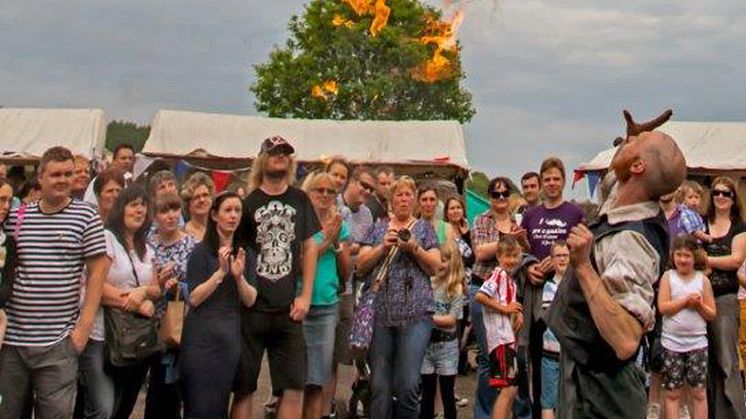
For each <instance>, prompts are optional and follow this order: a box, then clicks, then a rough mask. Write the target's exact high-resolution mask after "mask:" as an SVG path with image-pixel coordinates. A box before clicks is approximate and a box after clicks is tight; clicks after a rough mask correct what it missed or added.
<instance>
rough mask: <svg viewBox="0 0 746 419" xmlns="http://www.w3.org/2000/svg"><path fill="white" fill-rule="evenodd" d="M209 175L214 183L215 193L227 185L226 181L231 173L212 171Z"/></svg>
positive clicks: (221, 190)
mask: <svg viewBox="0 0 746 419" xmlns="http://www.w3.org/2000/svg"><path fill="white" fill-rule="evenodd" d="M211 175H212V183H214V184H215V193H220V192H223V189H225V187H226V186H228V181H229V180H230V179H231V173H230V172H219V171H213V172H212V173H211Z"/></svg>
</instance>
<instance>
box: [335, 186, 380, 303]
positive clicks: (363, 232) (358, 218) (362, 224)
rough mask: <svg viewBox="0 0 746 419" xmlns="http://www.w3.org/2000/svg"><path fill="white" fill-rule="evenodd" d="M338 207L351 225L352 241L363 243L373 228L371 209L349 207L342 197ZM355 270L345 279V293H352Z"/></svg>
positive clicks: (353, 258) (354, 258) (338, 201)
mask: <svg viewBox="0 0 746 419" xmlns="http://www.w3.org/2000/svg"><path fill="white" fill-rule="evenodd" d="M337 208H338V209H339V213H340V214H341V215H342V220H344V221H346V222H347V225H348V226H349V227H350V236H349V242H350V243H358V244H359V243H361V242H362V241H363V240H365V238H366V237H367V236H368V233H369V232H370V229H371V228H373V215H372V214H371V212H370V209H369V208H368V207H367V206H366V205H360V207H358V209H357V211H353V210H352V209H351V208H350V207H348V206H347V205H346V204H345V202H344V200H343V199H342V198H341V196H340V198H339V199H338V200H337ZM356 258H357V256H356V255H355V256H353V257H352V261H353V264H354V263H355V262H356ZM353 277H354V272H350V277H349V278H347V280H346V281H345V291H344V294H352V292H353V287H352V280H353Z"/></svg>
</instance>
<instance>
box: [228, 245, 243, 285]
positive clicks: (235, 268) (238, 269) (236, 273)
mask: <svg viewBox="0 0 746 419" xmlns="http://www.w3.org/2000/svg"><path fill="white" fill-rule="evenodd" d="M245 267H246V252H245V251H244V250H243V249H238V253H236V256H231V274H232V275H233V278H234V279H235V280H236V281H238V280H241V279H242V278H243V274H244V268H245Z"/></svg>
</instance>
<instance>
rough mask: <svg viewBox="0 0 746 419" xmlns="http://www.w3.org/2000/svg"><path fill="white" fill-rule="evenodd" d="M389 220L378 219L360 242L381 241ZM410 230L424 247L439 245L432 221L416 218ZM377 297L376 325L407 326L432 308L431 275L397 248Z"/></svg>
mask: <svg viewBox="0 0 746 419" xmlns="http://www.w3.org/2000/svg"><path fill="white" fill-rule="evenodd" d="M388 222H389V220H388V219H386V218H384V219H381V220H379V221H378V222H377V223H376V224H375V225H374V226H373V229H372V230H371V231H370V233H369V234H368V237H366V239H365V240H364V241H363V243H362V244H363V245H367V246H377V245H379V244H381V243H382V242H383V237H384V236H385V235H386V230H387V229H388ZM411 231H412V236H413V237H414V239H415V240H416V241H417V243H418V244H419V245H420V247H422V248H423V249H424V250H430V249H433V248H438V238H437V236H436V235H435V230H434V229H433V226H432V224H430V223H427V222H422V221H419V220H418V221H417V222H415V224H414V225H413V226H412V228H411ZM381 262H382V261H381ZM379 263H380V262H379ZM376 271H377V269H373V270H372V271H371V272H370V273H369V274H368V275H367V277H366V282H367V283H370V281H372V280H373V278H374V275H375V273H376ZM376 298H377V299H376V304H375V305H376V316H375V319H376V320H375V321H376V326H379V327H397V326H406V325H409V324H412V323H414V322H417V321H420V320H422V319H425V318H429V317H430V316H431V315H432V313H434V312H435V300H434V299H433V289H432V287H431V285H430V277H429V276H428V275H427V273H425V271H423V270H422V268H420V265H418V264H417V261H416V260H415V258H414V256H412V255H411V254H409V253H404V252H400V253H398V254H397V255H396V257H395V258H394V261H393V263H392V264H391V269H390V271H389V275H388V281H386V283H385V284H384V285H383V286H382V287H381V289H380V290H379V292H378V295H377V297H376Z"/></svg>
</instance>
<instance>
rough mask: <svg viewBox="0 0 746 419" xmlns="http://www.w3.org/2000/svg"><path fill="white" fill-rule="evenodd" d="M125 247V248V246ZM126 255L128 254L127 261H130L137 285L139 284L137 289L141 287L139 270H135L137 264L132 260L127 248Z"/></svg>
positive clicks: (125, 249)
mask: <svg viewBox="0 0 746 419" xmlns="http://www.w3.org/2000/svg"><path fill="white" fill-rule="evenodd" d="M123 247H124V246H123ZM124 251H125V253H127V259H129V260H130V266H131V267H132V275H134V276H135V284H137V287H138V288H139V287H140V277H139V276H138V275H137V269H135V262H134V261H133V260H132V256H131V255H130V251H129V250H128V249H127V248H126V247H125V248H124Z"/></svg>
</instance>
